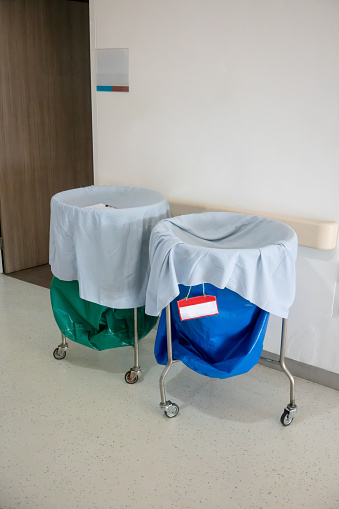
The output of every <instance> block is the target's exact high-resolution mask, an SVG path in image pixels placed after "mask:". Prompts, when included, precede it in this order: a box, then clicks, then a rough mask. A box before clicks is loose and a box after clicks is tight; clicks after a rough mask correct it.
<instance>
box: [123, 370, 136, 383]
mask: <svg viewBox="0 0 339 509" xmlns="http://www.w3.org/2000/svg"><path fill="white" fill-rule="evenodd" d="M138 378H139V377H138V375H137V374H136V373H135V372H134V371H127V373H126V375H125V382H126V383H128V384H130V385H131V384H135V383H136V382H137V381H138Z"/></svg>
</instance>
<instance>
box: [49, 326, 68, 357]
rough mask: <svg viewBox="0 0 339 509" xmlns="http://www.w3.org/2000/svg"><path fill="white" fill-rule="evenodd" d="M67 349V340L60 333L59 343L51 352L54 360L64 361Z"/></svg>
mask: <svg viewBox="0 0 339 509" xmlns="http://www.w3.org/2000/svg"><path fill="white" fill-rule="evenodd" d="M67 348H68V343H67V338H66V336H65V335H64V334H62V333H61V343H60V345H58V347H57V348H56V349H55V350H54V352H53V357H54V359H57V360H58V361H60V360H62V359H64V358H65V357H66V350H67Z"/></svg>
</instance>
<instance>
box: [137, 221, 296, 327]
mask: <svg viewBox="0 0 339 509" xmlns="http://www.w3.org/2000/svg"><path fill="white" fill-rule="evenodd" d="M297 250H298V239H297V235H296V233H295V232H294V230H292V229H291V228H290V227H289V226H287V225H285V224H283V223H280V222H278V221H274V220H272V219H266V218H262V217H257V216H251V215H246V214H235V213H230V212H206V213H203V214H190V215H185V216H179V217H176V218H172V219H165V220H163V221H161V222H160V223H158V225H157V226H156V227H155V228H154V230H153V232H152V235H151V240H150V263H151V273H150V277H149V283H148V289H147V295H146V313H147V314H149V315H154V316H157V315H158V314H159V313H160V312H161V310H162V309H163V308H165V307H166V306H167V304H169V303H170V302H171V301H172V300H173V299H175V297H177V296H178V295H179V288H178V285H179V284H183V285H186V286H194V285H198V284H200V283H211V284H213V285H214V286H217V287H218V288H229V289H230V290H233V291H235V292H237V293H238V294H239V295H241V296H242V297H244V298H245V299H247V300H248V301H250V302H252V303H253V304H256V305H257V306H259V307H260V308H261V309H263V310H265V311H268V312H270V313H273V314H275V315H278V316H280V317H283V318H286V317H287V316H288V310H289V308H290V306H291V305H292V303H293V300H294V296H295V261H296V256H297Z"/></svg>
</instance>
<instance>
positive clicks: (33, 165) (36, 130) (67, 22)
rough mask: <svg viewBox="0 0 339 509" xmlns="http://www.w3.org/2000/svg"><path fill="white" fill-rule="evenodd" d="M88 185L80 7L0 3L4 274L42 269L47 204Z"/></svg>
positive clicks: (86, 63)
mask: <svg viewBox="0 0 339 509" xmlns="http://www.w3.org/2000/svg"><path fill="white" fill-rule="evenodd" d="M91 184H93V158H92V123H91V88H90V46H89V6H88V3H85V2H79V1H70V0H0V217H1V231H2V237H3V240H4V251H3V254H4V271H5V272H7V273H8V272H13V271H16V270H21V269H25V268H29V267H34V266H36V265H42V264H45V263H48V244H49V219H50V200H51V197H52V196H53V195H54V194H55V193H57V192H59V191H62V190H65V189H72V188H76V187H82V186H86V185H91Z"/></svg>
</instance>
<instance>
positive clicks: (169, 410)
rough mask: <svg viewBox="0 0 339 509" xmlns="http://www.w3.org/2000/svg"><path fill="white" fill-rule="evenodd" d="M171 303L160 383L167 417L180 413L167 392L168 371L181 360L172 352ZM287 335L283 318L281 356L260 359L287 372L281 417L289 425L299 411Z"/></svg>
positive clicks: (284, 423)
mask: <svg viewBox="0 0 339 509" xmlns="http://www.w3.org/2000/svg"><path fill="white" fill-rule="evenodd" d="M170 306H171V305H170V304H168V305H167V306H166V332H167V353H168V362H167V365H166V366H165V368H164V369H163V371H162V373H161V376H160V380H159V385H160V397H161V403H160V408H162V409H163V410H164V413H165V415H166V416H167V417H170V418H171V417H175V416H176V415H178V413H179V407H178V405H177V404H176V403H172V401H169V400H167V399H166V392H165V378H166V375H167V373H168V372H169V370H170V368H171V366H172V365H173V364H174V363H175V362H179V361H178V360H175V359H173V354H172V331H171V307H170ZM286 337H287V319H286V318H283V319H282V330H281V343H280V356H279V360H278V361H276V360H273V359H270V358H268V357H260V359H263V360H265V361H268V362H273V363H274V364H278V365H279V366H280V368H281V369H282V371H283V372H284V373H285V374H286V376H287V377H288V379H289V381H290V402H289V404H288V405H286V407H285V408H284V412H283V414H282V415H281V417H280V422H281V424H282V425H283V426H288V425H289V424H291V422H292V421H293V419H294V417H295V415H296V413H297V409H298V407H297V405H296V404H295V395H294V378H293V376H292V374H291V373H290V371H289V370H288V369H287V367H286V364H285V351H286Z"/></svg>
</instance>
